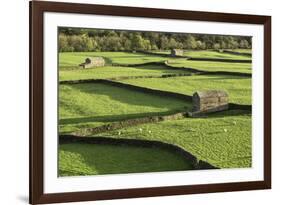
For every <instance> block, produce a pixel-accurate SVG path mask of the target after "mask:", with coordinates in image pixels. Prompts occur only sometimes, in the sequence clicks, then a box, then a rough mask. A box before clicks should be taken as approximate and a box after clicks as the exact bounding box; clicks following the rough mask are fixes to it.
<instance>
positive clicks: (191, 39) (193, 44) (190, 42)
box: [183, 34, 197, 49]
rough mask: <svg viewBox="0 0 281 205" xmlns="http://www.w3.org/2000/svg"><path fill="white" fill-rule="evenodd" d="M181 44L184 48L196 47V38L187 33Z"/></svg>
mask: <svg viewBox="0 0 281 205" xmlns="http://www.w3.org/2000/svg"><path fill="white" fill-rule="evenodd" d="M183 45H184V48H186V49H196V47H197V43H196V40H195V38H194V37H193V36H192V35H191V34H188V35H187V36H186V39H185V42H184V44H183Z"/></svg>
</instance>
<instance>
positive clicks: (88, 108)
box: [59, 49, 252, 176]
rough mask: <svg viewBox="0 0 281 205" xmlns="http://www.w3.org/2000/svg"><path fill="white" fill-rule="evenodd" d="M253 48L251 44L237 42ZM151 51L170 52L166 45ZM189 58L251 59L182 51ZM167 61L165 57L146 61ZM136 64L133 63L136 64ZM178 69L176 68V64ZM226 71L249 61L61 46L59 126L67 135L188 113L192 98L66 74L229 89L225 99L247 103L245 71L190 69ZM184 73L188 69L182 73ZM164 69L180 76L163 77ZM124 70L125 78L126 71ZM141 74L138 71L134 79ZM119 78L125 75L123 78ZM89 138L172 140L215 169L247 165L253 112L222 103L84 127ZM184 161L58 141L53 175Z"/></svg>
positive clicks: (169, 167) (142, 150) (147, 151)
mask: <svg viewBox="0 0 281 205" xmlns="http://www.w3.org/2000/svg"><path fill="white" fill-rule="evenodd" d="M234 51H236V52H241V53H251V50H250V49H240V50H238V49H235V50H234ZM154 53H162V54H163V53H164V54H168V51H158V52H154ZM95 56H96V57H103V58H104V59H105V61H106V65H105V66H104V67H97V68H89V69H82V68H81V67H79V66H78V65H79V64H80V63H82V62H84V60H85V58H87V57H95ZM184 56H188V57H192V58H212V59H232V60H251V57H249V56H246V55H237V54H229V53H221V52H217V51H214V50H199V51H194V50H188V51H186V52H184ZM152 62H162V63H164V62H167V63H168V65H169V67H167V66H165V65H164V64H163V65H161V64H157V65H153V64H149V65H141V64H145V63H152ZM136 64H138V65H136ZM178 68H181V69H178ZM185 68H192V69H196V70H199V71H224V72H239V73H242V74H251V73H252V65H251V63H241V62H239V63H238V62H234V63H233V62H221V61H197V60H188V59H186V58H173V57H170V56H168V55H167V57H165V56H163V55H161V56H160V55H159V56H157V55H155V54H144V53H140V52H136V53H133V52H119V51H118V52H60V53H59V81H60V82H61V81H64V83H63V84H62V83H61V84H60V85H59V133H60V135H72V134H73V133H77V132H79V131H81V130H83V129H88V128H97V127H100V126H104V125H110V124H112V123H116V122H122V121H125V120H129V119H138V118H144V117H153V116H165V115H169V114H174V113H179V112H187V111H191V110H192V102H191V101H188V100H183V99H180V98H176V97H171V96H159V95H154V94H151V93H145V92H141V91H138V90H132V89H128V88H126V87H118V86H114V85H108V84H104V83H101V82H95V83H93V82H88V83H74V84H73V83H67V82H66V81H71V80H85V79H92V80H96V79H107V80H111V81H114V82H117V83H123V84H126V85H127V84H128V85H134V86H137V87H141V88H149V89H154V90H155V89H156V90H161V91H170V92H173V93H179V94H184V95H189V96H191V95H192V94H193V93H194V92H196V91H202V90H212V89H219V90H225V91H226V92H227V93H228V94H229V102H230V103H236V104H241V105H251V104H252V99H251V96H252V88H251V83H252V81H251V77H250V76H247V75H246V76H238V75H234V74H231V73H230V74H227V73H225V74H223V75H222V74H217V75H214V74H212V75H208V74H206V75H198V74H196V73H193V72H191V71H190V70H189V69H186V70H185ZM188 74H190V76H186V75H188ZM163 75H183V76H169V77H161V76H163ZM124 77H125V78H124ZM136 77H139V78H136ZM122 78H124V79H122ZM87 136H88V137H106V138H114V139H118V138H122V139H143V140H152V141H159V142H163V143H168V144H172V145H175V146H178V147H180V148H182V149H184V150H186V151H187V152H189V153H191V154H192V155H193V156H195V157H196V158H197V159H198V160H203V161H205V162H207V163H209V164H211V165H213V166H215V167H217V168H245V167H251V166H252V156H251V152H252V142H251V112H249V111H245V110H227V111H223V112H219V113H212V114H208V115H206V116H202V117H196V118H191V117H187V116H186V117H184V118H181V119H170V120H165V121H161V122H155V123H144V124H139V125H132V126H129V127H124V128H121V129H115V130H109V131H104V132H101V133H99V134H95V133H91V132H90V133H88V134H87ZM192 169H193V168H192V166H191V164H190V162H189V161H188V160H186V159H185V158H183V157H182V156H181V155H179V154H178V153H174V152H172V151H171V150H165V149H160V148H156V147H155V148H148V147H140V146H132V145H130V146H129V145H128V146H125V145H109V144H108V145H106V144H80V143H66V144H60V146H59V176H77V175H97V174H120V173H139V172H160V171H183V170H192Z"/></svg>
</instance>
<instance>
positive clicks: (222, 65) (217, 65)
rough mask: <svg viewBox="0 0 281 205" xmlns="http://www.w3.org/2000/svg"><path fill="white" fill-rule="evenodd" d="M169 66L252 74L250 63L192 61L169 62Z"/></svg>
mask: <svg viewBox="0 0 281 205" xmlns="http://www.w3.org/2000/svg"><path fill="white" fill-rule="evenodd" d="M169 62H171V63H169V64H170V65H171V66H174V67H187V68H195V69H198V70H201V71H229V72H242V73H252V64H251V63H226V62H214V61H193V60H185V59H178V60H171V61H169Z"/></svg>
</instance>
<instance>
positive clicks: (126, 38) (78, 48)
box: [58, 27, 252, 52]
mask: <svg viewBox="0 0 281 205" xmlns="http://www.w3.org/2000/svg"><path fill="white" fill-rule="evenodd" d="M58 46H59V51H60V52H84V51H132V50H136V51H138V50H142V51H143V50H168V49H173V48H178V49H186V50H205V49H236V48H251V47H252V39H251V37H250V36H226V35H210V34H209V35H208V34H182V33H164V32H161V33H160V32H147V31H145V32H135V31H115V30H99V29H78V28H63V27H61V28H59V45H58Z"/></svg>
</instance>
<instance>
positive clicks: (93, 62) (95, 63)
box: [79, 57, 105, 68]
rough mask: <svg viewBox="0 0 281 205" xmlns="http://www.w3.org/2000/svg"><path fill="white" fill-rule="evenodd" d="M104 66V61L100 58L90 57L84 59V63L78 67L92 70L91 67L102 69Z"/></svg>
mask: <svg viewBox="0 0 281 205" xmlns="http://www.w3.org/2000/svg"><path fill="white" fill-rule="evenodd" d="M104 65H105V60H104V59H103V58H102V57H90V58H86V59H85V62H84V63H81V64H80V65H79V66H81V67H83V68H92V67H102V66H104Z"/></svg>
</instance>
